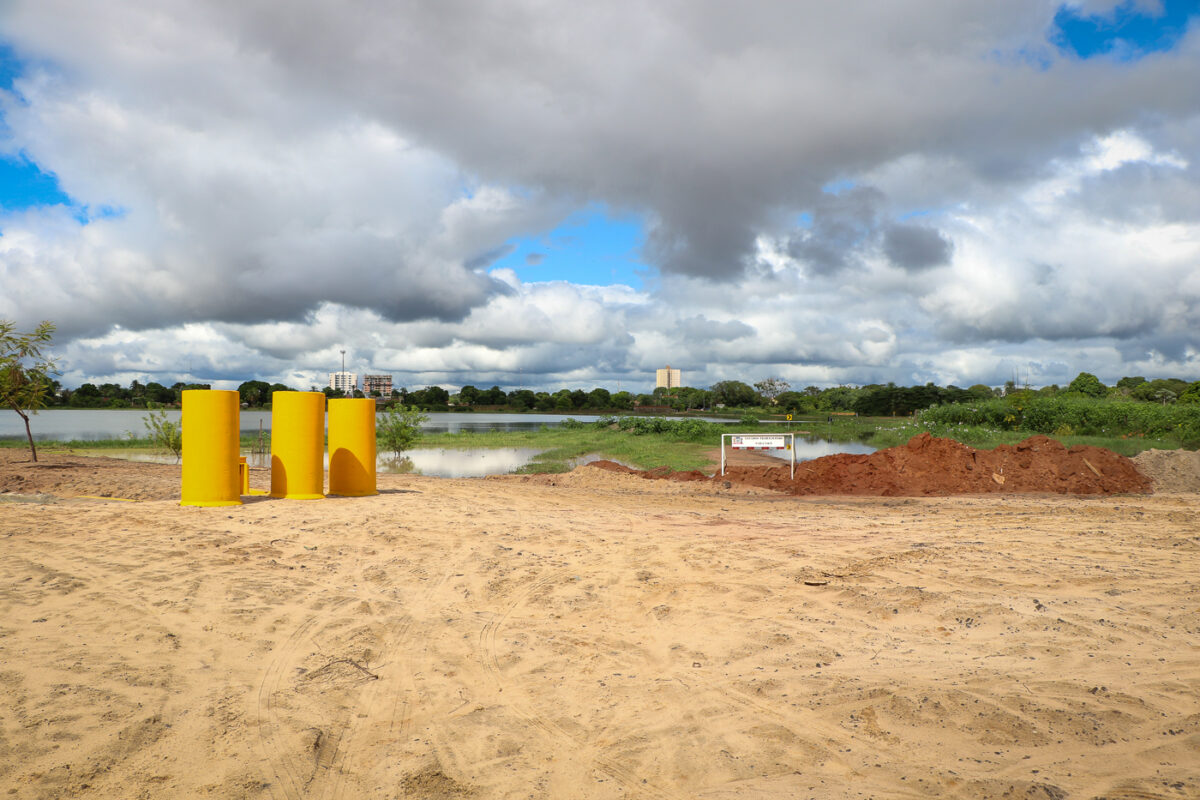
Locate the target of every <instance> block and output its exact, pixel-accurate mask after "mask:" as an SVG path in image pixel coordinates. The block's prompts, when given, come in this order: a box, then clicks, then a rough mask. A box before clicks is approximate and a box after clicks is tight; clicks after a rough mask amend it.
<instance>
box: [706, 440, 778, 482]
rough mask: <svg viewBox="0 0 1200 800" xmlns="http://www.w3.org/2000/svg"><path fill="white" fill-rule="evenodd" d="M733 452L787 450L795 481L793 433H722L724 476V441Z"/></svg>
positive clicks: (723, 468)
mask: <svg viewBox="0 0 1200 800" xmlns="http://www.w3.org/2000/svg"><path fill="white" fill-rule="evenodd" d="M726 439H728V440H729V446H730V448H731V449H733V450H787V451H788V455H790V456H791V457H792V458H791V461H792V480H795V479H796V448H795V447H794V446H793V445H794V444H795V441H796V435H795V434H793V433H722V434H721V474H722V475H724V474H725V464H726V460H725V440H726Z"/></svg>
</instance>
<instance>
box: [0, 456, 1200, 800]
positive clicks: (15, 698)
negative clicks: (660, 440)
mask: <svg viewBox="0 0 1200 800" xmlns="http://www.w3.org/2000/svg"><path fill="white" fill-rule="evenodd" d="M146 475H147V482H148V483H152V482H153V480H154V478H153V477H151V473H150V472H147V473H146ZM381 485H382V486H383V488H384V489H385V491H384V493H383V494H381V495H379V496H377V497H371V498H362V499H355V500H350V499H326V500H321V501H291V502H289V501H277V500H267V499H258V500H255V501H254V502H250V503H247V504H246V505H244V506H241V507H235V508H231V509H194V508H180V507H179V506H178V505H176V504H175V503H174V502H171V501H144V502H135V503H131V502H115V501H102V500H86V499H74V500H69V499H63V500H54V501H52V502H42V503H37V502H27V503H17V502H11V501H10V502H5V503H2V504H0V695H2V697H0V790H3V793H5V794H4V796H9V797H16V798H41V797H82V798H92V797H147V798H164V797H165V798H184V797H215V798H235V797H254V798H260V797H261V798H267V797H271V798H301V797H303V798H359V797H379V798H393V797H427V798H454V797H478V798H526V797H535V798H576V797H579V798H625V797H638V798H691V797H704V798H792V797H818V798H826V797H872V796H874V797H912V798H917V797H962V798H987V797H996V798H999V797H1010V798H1011V797H1031V798H1032V797H1036V798H1046V797H1072V798H1075V797H1078V798H1093V797H1106V798H1134V797H1137V798H1175V797H1197V796H1200V702H1198V697H1200V588H1198V583H1197V580H1198V579H1197V576H1198V575H1200V506H1198V501H1200V497H1198V496H1197V495H1194V494H1176V495H1162V496H1152V497H1147V496H1138V497H1113V498H1103V499H1077V498H1063V497H1039V496H1022V497H988V498H940V499H919V500H918V499H904V500H897V499H893V500H871V499H853V500H836V501H831V500H820V499H807V500H804V499H796V498H792V497H786V498H785V497H780V496H777V495H772V494H770V493H765V492H757V493H746V492H744V491H736V492H735V491H728V490H724V491H723V490H720V489H714V488H713V487H711V486H695V485H690V484H670V483H668V482H662V481H645V480H641V479H638V478H634V477H631V476H624V475H614V474H606V473H603V472H602V471H600V470H594V469H591V468H581V469H580V470H577V471H576V472H575V473H572V474H569V475H564V476H544V477H543V476H539V477H532V478H507V479H492V480H484V481H456V480H438V479H426V478H419V477H403V476H400V477H393V478H386V479H383V481H382V484H381ZM43 499H45V498H43Z"/></svg>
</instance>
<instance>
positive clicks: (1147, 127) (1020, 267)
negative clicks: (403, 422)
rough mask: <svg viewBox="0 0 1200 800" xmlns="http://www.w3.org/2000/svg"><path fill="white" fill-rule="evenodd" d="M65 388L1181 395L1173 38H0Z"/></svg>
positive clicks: (1113, 11)
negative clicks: (337, 373) (374, 384)
mask: <svg viewBox="0 0 1200 800" xmlns="http://www.w3.org/2000/svg"><path fill="white" fill-rule="evenodd" d="M0 319H9V320H14V321H15V322H16V323H17V324H18V328H19V329H22V330H23V329H31V328H32V327H33V326H34V325H36V324H37V323H38V322H39V321H40V320H43V319H49V320H52V321H54V322H55V323H56V324H57V326H58V330H57V333H56V336H55V342H54V348H53V352H54V354H55V355H56V356H57V358H58V360H59V363H60V368H61V370H62V373H63V374H62V382H63V384H64V385H66V386H78V385H79V384H80V383H83V382H88V381H90V382H94V383H102V382H110V381H112V382H116V383H119V384H122V385H127V384H128V383H129V382H131V381H133V380H139V381H142V382H148V381H158V382H160V383H164V384H167V385H170V384H172V383H174V382H176V381H180V380H182V381H187V382H192V381H199V382H206V383H211V384H213V386H214V387H216V388H235V387H236V386H237V384H239V383H241V382H242V381H244V380H249V379H261V380H267V381H271V382H276V381H278V382H282V383H285V384H288V385H290V386H293V387H296V388H308V387H309V386H313V385H316V386H320V385H324V384H325V383H326V382H327V374H328V373H329V372H330V371H333V370H336V369H339V368H340V365H341V351H342V350H345V351H346V366H347V369H350V370H352V371H355V372H358V373H365V372H369V373H390V374H392V375H393V376H394V378H395V382H396V385H398V386H407V387H409V388H418V387H422V386H427V385H434V384H436V385H441V386H444V387H447V388H450V389H455V388H457V387H460V386H462V385H464V384H474V385H476V386H485V387H486V386H491V385H493V384H496V385H500V386H501V387H503V388H505V389H508V390H512V389H516V388H532V389H542V390H549V391H554V390H556V389H559V388H563V387H567V388H586V389H591V388H593V387H604V388H608V389H609V390H612V391H615V390H617V389H626V390H630V391H635V392H644V391H650V389H652V388H653V385H654V370H655V369H657V368H660V367H663V366H665V365H667V364H670V365H671V366H672V367H676V368H679V369H681V370H682V371H683V382H684V384H685V385H689V386H698V387H706V386H710V385H712V384H713V383H716V382H718V381H721V380H740V381H744V382H747V383H753V382H755V381H759V380H762V379H764V378H767V377H776V378H780V379H783V380H786V381H788V382H789V383H790V384H791V385H792V386H794V387H797V388H800V387H804V386H809V385H816V386H821V387H825V386H832V385H844V384H853V385H864V384H869V383H882V382H888V381H894V382H896V383H897V384H901V385H913V384H923V383H926V382H929V381H932V382H935V383H938V384H951V383H953V384H956V385H959V386H969V385H973V384H976V383H983V384H987V385H991V386H998V385H1001V384H1003V383H1004V382H1005V381H1008V380H1016V381H1017V382H1018V383H1022V384H1023V383H1029V384H1031V385H1034V386H1043V385H1049V384H1055V383H1057V384H1061V385H1065V384H1066V383H1068V382H1070V380H1071V379H1072V378H1073V377H1074V376H1075V375H1076V374H1078V373H1079V372H1082V371H1086V372H1091V373H1093V374H1096V375H1097V376H1099V377H1100V379H1101V380H1103V381H1105V382H1106V383H1109V384H1111V383H1114V382H1115V381H1116V380H1117V379H1118V378H1120V377H1123V376H1126V375H1143V376H1146V377H1148V378H1154V377H1180V378H1185V379H1188V380H1196V379H1200V2H1197V0H1188V1H1187V2H1184V1H1183V0H1161V2H1157V1H1156V0H1125V1H1124V2H1112V1H1111V0H1108V1H1105V0H1083V1H1082V2H1070V3H1065V4H1064V3H1061V2H1057V3H1056V2H1041V1H1040V0H1008V1H1007V2H1004V3H994V2H985V1H984V0H971V1H964V0H907V2H905V3H892V4H880V3H875V2H847V3H836V4H835V3H828V2H824V1H823V0H805V1H803V2H798V1H796V0H781V1H780V2H773V1H771V0H750V1H749V2H746V3H738V4H730V3H726V2H720V1H718V0H660V1H659V2H654V3H647V2H644V0H612V2H607V3H600V4H586V5H585V4H574V3H561V2H552V1H551V0H502V1H499V2H495V3H487V4H479V3H471V2H464V0H444V1H443V2H438V3H427V2H418V0H397V2H390V3H375V2H369V0H354V1H353V2H332V0H293V2H291V3H289V4H286V8H285V6H283V5H280V4H279V3H275V2H268V0H239V2H211V1H210V0H110V1H109V2H106V3H103V4H94V3H85V2H80V0H0Z"/></svg>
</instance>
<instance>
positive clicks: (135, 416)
mask: <svg viewBox="0 0 1200 800" xmlns="http://www.w3.org/2000/svg"><path fill="white" fill-rule="evenodd" d="M146 413H147V412H146V411H144V410H142V409H93V408H51V409H47V410H45V411H39V412H38V413H37V414H36V415H34V416H33V417H31V419H30V427H31V428H32V429H33V438H34V440H35V441H38V440H46V439H52V440H58V441H71V440H73V439H78V440H80V441H96V440H97V439H122V438H127V437H129V436H130V434H132V436H133V437H135V438H144V437H145V436H146V426H145V424H144V423H143V419H144V418H145V416H146ZM179 415H180V411H179V409H168V410H167V417H168V418H170V419H172V420H178V419H179ZM572 416H573V417H574V418H575V419H577V420H579V421H580V422H595V421H596V420H598V419H599V418H600V417H598V416H596V415H594V414H574V415H571V414H491V413H478V414H470V413H468V414H456V413H448V414H430V415H429V419H428V420H427V421H426V422H425V424H423V425H422V426H421V430H423V431H425V432H426V433H458V432H459V431H490V430H501V431H521V430H537V429H538V428H540V427H541V426H543V425H546V426H548V427H551V428H553V427H555V426H556V425H561V424H562V421H563V420H564V419H567V418H568V417H572ZM714 421H718V420H714ZM260 424H261V425H262V428H263V430H270V429H271V412H270V411H245V410H243V411H242V412H241V417H240V425H239V427H240V428H241V429H242V432H243V433H257V432H258V429H259V425H260ZM24 438H25V423H24V422H22V421H21V418H20V417H19V416H17V414H16V412H15V411H3V412H0V439H24Z"/></svg>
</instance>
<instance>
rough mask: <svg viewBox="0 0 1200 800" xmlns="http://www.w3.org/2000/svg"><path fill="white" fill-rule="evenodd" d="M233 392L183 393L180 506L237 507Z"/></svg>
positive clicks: (235, 399) (235, 401)
mask: <svg viewBox="0 0 1200 800" xmlns="http://www.w3.org/2000/svg"><path fill="white" fill-rule="evenodd" d="M239 399H240V398H239V397H238V393H237V392H228V391H222V390H219V389H187V390H185V391H184V393H183V481H182V482H183V487H182V491H181V492H180V495H181V496H180V500H179V504H180V505H182V506H236V505H241V503H242V500H241V492H240V490H241V481H240V479H239V478H240V476H239V474H238V421H239V414H238V412H239V408H240V407H239V405H238V401H239Z"/></svg>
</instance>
